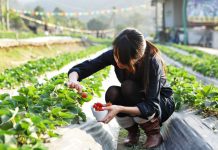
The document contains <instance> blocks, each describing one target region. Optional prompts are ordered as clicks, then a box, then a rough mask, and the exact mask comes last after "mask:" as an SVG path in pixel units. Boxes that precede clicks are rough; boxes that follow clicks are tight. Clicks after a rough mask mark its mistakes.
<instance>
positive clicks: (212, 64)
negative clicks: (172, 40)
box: [158, 45, 218, 78]
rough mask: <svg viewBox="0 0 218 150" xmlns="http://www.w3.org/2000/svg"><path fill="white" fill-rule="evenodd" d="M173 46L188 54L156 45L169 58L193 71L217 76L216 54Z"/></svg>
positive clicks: (217, 62)
mask: <svg viewBox="0 0 218 150" xmlns="http://www.w3.org/2000/svg"><path fill="white" fill-rule="evenodd" d="M173 46H175V47H177V48H179V49H182V50H184V51H186V52H188V53H189V54H190V55H185V54H182V53H178V52H176V51H174V50H173V49H172V48H170V47H167V46H163V45H158V48H159V49H160V50H161V51H162V52H163V53H165V54H166V55H167V56H169V57H170V58H172V59H174V60H176V61H178V62H180V63H182V64H183V65H185V66H189V67H191V68H192V69H193V70H194V71H196V72H199V73H201V74H203V75H204V76H208V77H214V78H218V56H213V55H210V54H206V53H204V52H201V51H199V50H195V49H193V48H190V47H187V46H182V45H173Z"/></svg>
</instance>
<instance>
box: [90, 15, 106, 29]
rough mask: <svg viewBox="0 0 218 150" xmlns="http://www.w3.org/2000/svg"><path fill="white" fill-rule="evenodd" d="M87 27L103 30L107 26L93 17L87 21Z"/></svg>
mask: <svg viewBox="0 0 218 150" xmlns="http://www.w3.org/2000/svg"><path fill="white" fill-rule="evenodd" d="M87 27H88V29H89V30H104V29H106V28H107V24H105V23H103V22H101V21H100V20H98V19H96V18H94V19H91V20H89V22H88V23H87Z"/></svg>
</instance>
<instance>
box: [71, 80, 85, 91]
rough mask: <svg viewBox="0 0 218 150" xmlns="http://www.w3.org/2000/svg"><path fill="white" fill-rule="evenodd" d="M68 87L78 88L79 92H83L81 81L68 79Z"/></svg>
mask: <svg viewBox="0 0 218 150" xmlns="http://www.w3.org/2000/svg"><path fill="white" fill-rule="evenodd" d="M68 87H69V88H71V89H76V90H77V91H78V92H79V93H82V86H81V85H80V83H79V81H68Z"/></svg>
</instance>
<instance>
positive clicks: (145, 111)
mask: <svg viewBox="0 0 218 150" xmlns="http://www.w3.org/2000/svg"><path fill="white" fill-rule="evenodd" d="M162 69H163V67H162V64H161V61H159V60H157V58H154V59H152V60H151V64H150V77H149V79H150V80H149V86H148V91H147V93H146V95H145V100H144V101H143V102H141V103H138V104H137V107H138V108H139V110H140V112H141V117H142V118H145V119H148V117H149V116H151V115H153V114H154V113H156V114H157V115H159V109H160V105H159V101H160V78H161V72H162V71H163V70H162Z"/></svg>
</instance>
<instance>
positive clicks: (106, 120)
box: [101, 105, 121, 123]
mask: <svg viewBox="0 0 218 150" xmlns="http://www.w3.org/2000/svg"><path fill="white" fill-rule="evenodd" d="M120 108H121V106H119V105H111V106H107V107H104V110H108V111H109V112H108V114H107V116H106V117H105V118H104V119H103V120H102V121H101V122H104V123H109V122H110V121H111V120H112V119H113V118H114V117H115V116H116V115H117V114H118V113H119V112H120V111H121V109H120Z"/></svg>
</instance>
